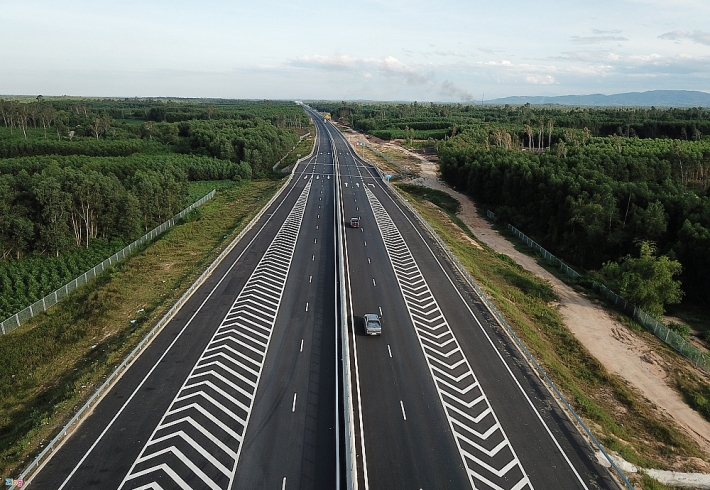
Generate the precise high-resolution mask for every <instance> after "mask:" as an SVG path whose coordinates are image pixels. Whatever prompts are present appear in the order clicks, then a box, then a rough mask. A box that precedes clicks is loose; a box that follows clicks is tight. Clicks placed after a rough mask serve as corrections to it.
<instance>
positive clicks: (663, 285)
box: [601, 241, 683, 318]
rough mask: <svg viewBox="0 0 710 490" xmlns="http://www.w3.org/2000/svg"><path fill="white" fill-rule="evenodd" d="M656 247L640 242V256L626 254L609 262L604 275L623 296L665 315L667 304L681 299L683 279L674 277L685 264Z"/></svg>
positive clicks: (650, 312)
mask: <svg viewBox="0 0 710 490" xmlns="http://www.w3.org/2000/svg"><path fill="white" fill-rule="evenodd" d="M655 253H656V247H655V245H653V243H651V242H647V241H644V242H641V250H640V253H639V257H638V258H633V257H631V256H628V255H627V256H626V257H625V258H623V259H622V260H621V262H620V263H617V262H607V263H605V264H604V266H603V267H602V271H601V272H602V275H603V276H604V277H606V278H607V279H608V280H609V282H610V283H611V286H612V288H614V289H617V290H618V291H619V293H620V294H621V296H623V297H625V298H626V299H627V300H629V301H631V302H632V303H634V304H635V305H636V306H639V307H640V308H642V309H643V310H645V311H646V312H647V313H648V314H650V315H651V316H654V317H656V318H659V317H660V316H661V315H663V312H664V306H665V305H668V304H674V303H680V300H681V298H682V297H683V291H681V289H680V281H676V280H674V279H673V276H676V275H678V274H680V273H681V270H682V266H681V264H680V262H678V261H677V260H670V259H669V258H668V257H667V256H665V255H662V256H660V257H656V256H655Z"/></svg>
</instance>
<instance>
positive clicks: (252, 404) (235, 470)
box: [118, 182, 310, 489]
mask: <svg viewBox="0 0 710 490" xmlns="http://www.w3.org/2000/svg"><path fill="white" fill-rule="evenodd" d="M309 184H310V182H309ZM307 185H308V184H307ZM304 191H305V187H304V188H303V190H302V191H301V194H299V197H298V199H296V202H295V203H294V205H293V207H292V208H291V210H290V211H289V214H288V215H287V217H286V219H288V216H290V215H291V213H292V212H293V210H294V209H296V205H297V204H298V200H299V199H300V198H301V196H302V195H303V192H304ZM308 194H310V189H309V190H308ZM305 200H306V202H307V200H308V197H306V199H305ZM305 206H306V205H304V213H305ZM284 221H285V220H284ZM302 225H303V215H302V216H301V221H300V222H299V226H298V230H297V231H296V237H295V241H294V253H295V250H296V245H297V243H298V236H299V235H300V233H301V229H302V227H303V226H302ZM280 231H281V229H279V231H277V232H276V234H277V235H278V233H279V232H280ZM250 243H251V242H250ZM273 243H274V242H273V241H272V242H271V243H270V244H269V247H267V251H268V249H269V248H270V247H271V245H273ZM245 251H246V249H245ZM242 253H244V252H242ZM263 258H264V256H262V259H261V260H263ZM261 260H260V261H259V263H258V264H257V266H256V267H255V268H254V270H253V271H252V272H251V274H250V276H249V279H247V282H246V283H245V284H244V285H245V286H246V285H247V284H248V283H249V280H250V279H251V278H252V277H253V276H254V275H255V274H256V273H257V270H258V268H259V265H260V263H261ZM292 263H293V254H292V255H291V259H290V260H289V263H288V267H287V270H286V279H285V280H284V289H282V291H281V298H283V291H284V290H285V287H286V280H287V279H288V275H289V273H290V271H291V265H292ZM243 292H244V289H242V290H241V291H240V292H239V294H238V295H237V297H236V298H235V299H234V302H233V303H232V307H233V306H234V304H235V303H236V302H237V300H238V299H239V297H240V296H241V294H242V293H243ZM281 298H280V299H279V303H278V306H277V307H276V311H275V312H274V317H273V318H274V320H273V324H272V327H271V329H272V332H271V333H273V325H274V324H275V322H276V317H277V316H278V312H279V309H280V308H281ZM230 310H231V308H230ZM230 310H228V311H227V313H226V314H225V317H224V318H225V319H226V317H227V316H229V312H230ZM223 322H224V319H223V320H222V323H223ZM222 323H220V325H219V326H218V327H217V329H216V330H215V333H214V334H213V335H212V338H211V339H210V341H209V342H208V344H207V347H209V345H210V343H212V342H213V340H214V339H215V337H217V335H218V331H219V329H220V327H221V326H222ZM271 333H269V338H268V339H267V341H266V346H265V348H264V359H263V360H262V365H261V366H260V367H259V368H258V372H257V375H256V381H255V383H254V392H253V394H252V399H251V401H250V407H249V410H248V411H247V416H246V420H245V421H244V430H243V431H242V434H241V436H242V440H241V441H240V443H239V447H238V448H237V455H236V458H235V461H234V467H233V468H232V473H231V475H229V487H231V486H232V483H233V481H234V476H235V474H236V472H237V466H238V465H239V457H240V455H241V450H242V448H243V447H244V439H245V438H246V432H247V429H248V427H249V420H250V419H251V414H252V408H253V406H254V400H255V399H256V393H257V391H258V389H259V382H260V381H261V374H262V372H263V368H264V365H265V361H266V355H267V354H268V352H269V345H270V344H271V339H272V337H273V336H272V335H271ZM206 352H207V351H206V350H205V351H204V352H203V353H202V354H201V355H200V357H199V358H198V359H197V360H196V361H195V364H194V366H193V368H192V370H191V371H190V373H189V374H188V375H187V377H186V378H185V381H183V383H182V385H181V387H180V388H179V389H178V390H177V393H176V395H175V397H174V398H173V401H172V402H170V404H169V405H168V408H167V409H166V412H165V413H164V414H163V416H162V418H161V419H160V422H158V424H157V425H156V427H155V429H153V432H152V433H151V435H150V437H148V439H147V442H146V444H145V445H144V446H143V449H141V452H140V453H139V455H138V458H137V459H136V460H135V461H134V462H133V464H132V465H131V468H130V469H129V470H128V473H127V474H126V476H124V477H123V480H122V481H121V483H120V485H119V487H118V488H119V489H121V488H122V487H123V485H124V484H125V483H126V482H128V481H129V480H131V479H132V478H129V476H130V475H131V473H132V472H133V469H134V468H135V467H136V465H138V464H139V460H140V458H141V457H142V456H143V454H144V452H145V450H146V448H147V447H148V442H150V441H152V440H153V437H154V436H155V434H156V433H157V432H158V430H160V429H161V428H162V425H163V421H164V420H165V419H166V418H167V417H168V416H169V415H170V413H169V412H170V408H171V407H172V406H173V404H174V403H175V402H176V400H177V398H178V397H179V395H180V392H182V391H183V390H184V389H185V386H186V385H187V383H188V382H189V381H190V377H191V376H192V375H193V373H194V371H195V369H197V364H199V362H200V361H201V360H202V359H203V356H204V355H205V353H206ZM134 478H135V477H134Z"/></svg>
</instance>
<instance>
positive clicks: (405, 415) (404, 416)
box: [399, 400, 407, 420]
mask: <svg viewBox="0 0 710 490" xmlns="http://www.w3.org/2000/svg"><path fill="white" fill-rule="evenodd" d="M399 406H401V407H402V418H403V419H404V420H407V413H406V412H405V411H404V402H403V401H402V400H400V401H399Z"/></svg>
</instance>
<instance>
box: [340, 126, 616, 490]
mask: <svg viewBox="0 0 710 490" xmlns="http://www.w3.org/2000/svg"><path fill="white" fill-rule="evenodd" d="M330 131H331V134H332V135H333V137H334V141H335V146H336V163H337V164H338V166H339V177H340V179H339V183H340V191H341V198H342V206H343V210H344V217H345V220H346V221H347V220H348V218H349V217H360V227H359V228H351V227H348V229H347V230H346V233H345V240H344V241H345V244H344V248H345V256H346V258H345V262H346V296H347V310H348V317H349V318H348V321H349V323H348V335H349V338H350V346H351V351H350V352H349V360H350V369H351V372H352V373H354V376H353V387H352V399H353V403H352V404H353V411H354V415H355V417H354V419H355V439H356V444H355V446H356V451H357V456H356V462H357V468H356V477H355V478H356V480H357V483H358V488H366V489H367V488H373V489H385V488H479V489H482V488H496V489H497V488H500V489H521V488H540V489H552V488H555V489H557V488H560V489H575V488H617V485H616V483H615V482H614V481H613V480H612V479H611V478H610V477H609V476H608V474H607V472H606V470H604V469H603V468H601V467H600V466H599V465H598V464H596V463H595V462H594V458H593V455H592V454H591V451H589V450H588V448H587V445H586V444H585V443H584V442H583V441H582V440H581V438H579V436H578V433H577V431H576V430H575V429H574V428H573V427H572V426H571V425H570V424H569V422H568V420H567V419H566V417H565V416H564V415H563V414H562V413H560V411H559V410H558V409H557V407H556V405H555V404H554V403H553V402H551V401H550V400H549V395H548V394H547V392H546V391H545V389H544V388H543V387H542V386H540V384H539V382H538V381H537V379H536V378H535V377H534V376H531V375H530V373H529V369H528V368H527V366H526V364H525V361H524V360H523V359H522V358H521V357H520V356H519V354H518V352H517V350H516V349H515V348H514V347H513V346H512V345H511V343H510V341H509V340H508V338H507V337H506V336H505V334H503V333H502V332H501V331H500V330H499V329H498V328H497V327H496V326H495V325H496V323H495V322H493V321H491V318H490V316H489V313H488V311H487V310H486V309H485V308H484V307H483V306H482V304H481V302H480V299H479V298H478V297H477V296H476V295H475V294H474V293H473V292H472V291H471V287H470V286H469V285H468V284H466V283H465V282H464V281H463V280H461V279H460V278H459V274H457V273H456V272H455V269H454V268H453V267H452V266H451V264H450V263H449V262H448V259H447V257H446V255H445V254H444V253H442V251H441V250H440V248H439V247H438V246H437V245H436V243H435V242H434V241H433V240H432V238H431V237H430V236H428V235H427V234H426V232H425V231H424V230H423V227H422V226H421V225H420V224H419V223H418V222H417V220H416V218H415V217H414V216H413V215H412V213H411V212H409V210H408V209H407V208H406V207H405V206H403V205H402V203H401V202H400V201H398V200H397V199H396V198H395V197H394V195H393V191H392V190H391V189H390V188H389V185H388V184H386V183H384V182H383V181H382V179H381V176H380V174H379V173H378V172H376V171H375V169H374V168H373V167H372V166H371V165H369V164H367V163H365V162H364V161H362V160H360V159H359V158H357V155H355V154H354V153H353V151H352V149H351V147H350V146H349V145H348V144H347V142H346V141H345V139H344V138H343V137H342V135H341V134H339V132H338V131H337V130H334V129H333V128H332V127H331V128H330ZM366 313H376V314H380V315H382V320H383V321H382V323H383V326H382V335H381V336H367V335H366V334H365V331H364V325H363V320H362V316H363V315H364V314H366Z"/></svg>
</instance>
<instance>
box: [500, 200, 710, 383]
mask: <svg viewBox="0 0 710 490" xmlns="http://www.w3.org/2000/svg"><path fill="white" fill-rule="evenodd" d="M487 215H488V217H489V218H491V219H493V220H495V219H496V216H495V214H494V213H493V212H492V211H490V210H489V211H488V212H487ZM508 229H509V230H510V231H512V232H513V233H514V234H515V235H516V236H517V237H518V238H520V239H521V240H522V241H524V242H525V243H526V244H527V245H528V246H529V247H531V248H533V249H535V250H537V251H538V252H539V253H540V255H542V256H543V257H544V258H545V259H546V260H549V261H550V262H552V263H556V264H558V265H559V267H560V268H561V269H562V270H563V271H564V272H565V273H566V274H567V275H568V276H570V277H573V278H575V279H578V278H580V277H582V276H581V275H580V274H579V273H578V272H577V271H575V270H574V269H572V268H571V267H569V266H568V265H567V264H565V263H564V262H562V261H561V260H560V259H558V258H557V257H555V256H554V255H552V254H551V253H550V252H548V251H547V250H545V249H544V248H542V247H541V246H540V245H538V244H537V243H536V242H535V241H534V240H532V239H530V238H529V237H528V236H526V235H525V234H524V233H523V232H521V231H520V230H518V229H517V228H515V227H514V226H513V225H511V224H508ZM592 288H593V289H594V291H596V292H598V293H599V294H600V295H601V296H602V297H604V298H605V299H606V300H607V301H609V302H610V303H614V306H616V307H618V308H619V309H621V310H623V311H624V312H626V313H628V314H629V315H630V316H631V317H632V318H633V319H634V320H636V321H637V322H639V323H640V324H641V325H643V327H644V328H645V329H646V330H648V331H650V332H651V333H653V334H654V335H655V336H656V337H658V338H659V339H660V340H661V341H663V342H664V343H666V344H667V345H669V346H670V347H672V348H673V349H674V350H675V351H677V352H678V353H679V354H681V355H682V356H684V357H686V358H687V359H688V360H689V361H691V362H692V363H693V364H695V365H696V366H698V367H700V368H701V369H703V370H705V371H707V372H710V355H708V354H707V353H705V352H703V351H701V350H700V349H698V348H697V347H695V346H694V345H693V344H691V343H690V342H688V341H687V340H686V339H685V338H684V337H683V336H682V335H679V334H678V333H676V332H674V331H673V330H671V329H670V328H668V327H667V326H665V325H664V324H662V323H661V322H659V321H657V320H656V319H655V318H653V317H652V316H651V315H649V314H648V313H646V312H645V311H643V310H642V309H641V308H639V307H637V306H635V305H634V304H633V303H631V302H629V301H627V300H626V299H624V298H622V297H621V296H619V295H618V294H616V293H615V292H613V291H612V290H610V289H609V288H607V287H606V286H604V285H603V284H599V283H597V282H592Z"/></svg>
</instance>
